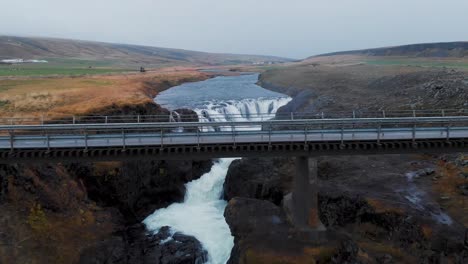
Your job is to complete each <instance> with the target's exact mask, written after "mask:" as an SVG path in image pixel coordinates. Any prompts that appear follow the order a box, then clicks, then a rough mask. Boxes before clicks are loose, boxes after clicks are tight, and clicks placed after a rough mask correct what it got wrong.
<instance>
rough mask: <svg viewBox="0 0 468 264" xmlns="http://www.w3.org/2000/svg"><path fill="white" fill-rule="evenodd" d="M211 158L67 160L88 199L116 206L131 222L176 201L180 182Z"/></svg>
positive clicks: (193, 175) (202, 169) (204, 168)
mask: <svg viewBox="0 0 468 264" xmlns="http://www.w3.org/2000/svg"><path fill="white" fill-rule="evenodd" d="M211 165H212V162H211V161H193V162H192V161H141V162H102V163H92V164H82V163H81V164H71V165H69V167H68V168H69V170H70V171H72V172H74V173H75V175H76V177H77V178H78V179H79V180H80V181H82V182H83V184H84V186H86V190H87V194H88V196H89V198H90V199H92V200H93V201H96V202H97V203H98V204H99V205H101V206H105V207H108V206H115V207H117V208H119V210H120V211H121V213H122V214H123V215H124V217H125V218H126V220H127V221H128V222H130V223H135V222H139V221H141V220H143V219H144V218H145V217H146V216H148V215H149V214H150V213H152V212H153V211H154V210H156V209H159V208H162V207H167V206H168V205H170V204H171V203H173V202H180V201H182V200H183V198H184V195H185V186H184V184H185V183H187V182H189V181H192V180H194V179H197V178H199V177H200V176H201V175H203V173H205V172H207V171H209V169H210V168H211Z"/></svg>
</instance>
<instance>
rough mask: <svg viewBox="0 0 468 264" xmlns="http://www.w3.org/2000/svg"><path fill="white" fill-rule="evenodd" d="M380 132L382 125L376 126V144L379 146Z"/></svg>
mask: <svg viewBox="0 0 468 264" xmlns="http://www.w3.org/2000/svg"><path fill="white" fill-rule="evenodd" d="M381 130H382V125H381V124H379V125H378V126H377V144H378V145H380V134H381Z"/></svg>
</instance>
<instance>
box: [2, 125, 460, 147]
mask: <svg viewBox="0 0 468 264" xmlns="http://www.w3.org/2000/svg"><path fill="white" fill-rule="evenodd" d="M205 128H211V129H205ZM252 128H255V131H248V129H252ZM390 134H392V135H393V136H392V138H395V137H396V138H398V135H401V136H402V139H405V140H407V139H408V135H410V138H409V139H410V140H413V141H416V140H417V139H421V138H424V135H429V134H430V135H432V136H433V135H435V134H437V135H438V137H443V138H445V139H446V140H447V141H449V140H450V139H452V138H460V137H462V138H467V137H468V116H446V117H398V118H393V117H386V118H335V119H333V118H332V119H327V118H323V119H322V118H320V119H292V120H268V121H242V122H209V123H204V122H152V123H142V122H140V123H138V122H136V123H107V124H106V123H92V124H77V123H75V124H43V125H3V126H0V149H10V150H11V151H14V150H15V148H19V147H22V148H24V147H28V146H31V147H32V148H35V147H34V146H36V147H37V146H40V148H47V149H49V148H51V147H60V142H66V144H68V145H67V146H68V147H70V145H69V144H70V142H69V141H73V140H74V141H75V142H76V147H77V148H88V146H89V144H90V142H91V141H92V140H94V141H93V142H97V141H99V142H103V143H102V144H103V146H106V145H105V144H106V142H107V144H110V143H109V141H110V140H114V142H113V143H112V144H113V145H112V146H115V145H116V144H117V145H120V146H121V147H122V148H125V147H127V146H129V145H131V141H130V140H131V139H132V140H135V139H138V140H139V141H140V144H141V140H142V139H148V138H151V139H152V140H153V141H148V142H152V143H149V144H156V143H157V144H159V145H160V146H161V147H164V145H168V144H169V145H170V144H172V143H171V141H172V139H177V138H178V139H180V138H186V139H187V140H186V141H184V142H186V143H187V144H192V145H193V144H195V145H200V144H204V142H202V141H205V142H209V140H206V139H209V138H210V137H211V138H215V137H218V138H219V137H221V138H222V140H224V141H229V143H230V144H234V145H235V144H236V142H237V141H239V139H240V138H242V139H243V140H249V138H251V139H252V140H258V139H257V138H258V136H260V137H261V139H262V142H267V143H269V144H271V142H272V140H276V139H278V138H279V139H280V138H284V135H287V136H290V138H291V140H292V139H293V138H294V136H295V135H296V137H297V135H300V137H299V138H300V139H301V140H303V141H304V142H305V143H307V142H308V141H310V140H317V139H313V138H314V136H316V135H321V138H322V140H324V141H327V140H331V139H327V137H324V135H333V140H335V141H341V142H344V141H345V140H349V139H348V138H351V139H353V140H354V139H355V135H371V137H370V138H372V140H374V141H377V142H380V141H381V140H386V139H387V138H388V137H387V136H388V135H390ZM356 138H359V137H357V136H356ZM115 140H117V142H115ZM179 141H180V140H179ZM224 141H223V142H224ZM155 142H156V143H155ZM20 143H21V144H22V145H21V144H20ZM33 143H34V144H36V145H34V144H33ZM211 143H213V141H212V142H211ZM63 144H65V143H63ZM100 144H101V143H100ZM135 144H136V143H135Z"/></svg>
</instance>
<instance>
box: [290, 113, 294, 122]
mask: <svg viewBox="0 0 468 264" xmlns="http://www.w3.org/2000/svg"><path fill="white" fill-rule="evenodd" d="M291 120H294V113H293V112H291Z"/></svg>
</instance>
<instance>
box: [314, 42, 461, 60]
mask: <svg viewBox="0 0 468 264" xmlns="http://www.w3.org/2000/svg"><path fill="white" fill-rule="evenodd" d="M335 55H362V56H402V57H421V58H424V57H436V58H465V57H468V42H440V43H425V44H412V45H403V46H394V47H383V48H375V49H363V50H351V51H340V52H332V53H326V54H321V55H318V56H313V57H323V56H335ZM313 57H310V58H313Z"/></svg>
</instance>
